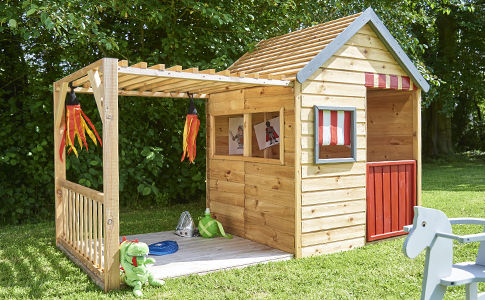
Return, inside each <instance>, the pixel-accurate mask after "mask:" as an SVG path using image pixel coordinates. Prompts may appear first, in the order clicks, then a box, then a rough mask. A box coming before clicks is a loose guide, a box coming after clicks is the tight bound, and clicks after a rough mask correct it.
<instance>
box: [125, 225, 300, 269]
mask: <svg viewBox="0 0 485 300" xmlns="http://www.w3.org/2000/svg"><path fill="white" fill-rule="evenodd" d="M126 238H127V239H128V240H134V239H136V238H138V240H139V241H140V242H144V243H147V244H148V245H150V244H153V243H157V242H161V241H165V240H172V241H176V242H177V243H178V245H179V250H178V251H177V252H175V253H173V254H169V255H162V256H156V255H149V257H152V258H154V259H155V260H156V263H155V264H154V265H149V266H148V269H149V270H150V271H151V272H152V274H153V275H154V276H155V277H156V278H173V277H179V276H184V275H189V274H205V273H209V272H214V271H219V270H225V269H233V268H243V267H246V266H249V265H254V264H260V263H267V262H270V261H280V260H288V259H291V258H293V254H290V253H286V252H283V251H281V250H277V249H273V248H271V247H268V246H266V245H262V244H258V243H256V242H253V241H250V240H246V239H243V238H240V237H237V236H234V237H233V238H232V239H225V238H222V237H219V238H213V239H205V238H202V237H192V238H188V237H180V236H178V235H175V234H174V233H173V231H165V232H156V233H147V234H137V235H130V236H126Z"/></svg>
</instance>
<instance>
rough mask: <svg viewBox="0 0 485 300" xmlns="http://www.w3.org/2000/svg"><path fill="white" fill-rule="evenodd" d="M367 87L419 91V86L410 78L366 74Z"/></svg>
mask: <svg viewBox="0 0 485 300" xmlns="http://www.w3.org/2000/svg"><path fill="white" fill-rule="evenodd" d="M365 86H366V87H373V88H381V89H393V90H406V91H409V90H417V89H418V86H417V85H416V84H415V83H414V82H413V81H412V80H411V79H410V78H409V77H408V76H401V75H389V74H376V73H365Z"/></svg>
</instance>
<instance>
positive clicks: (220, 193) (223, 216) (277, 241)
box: [207, 87, 295, 253]
mask: <svg viewBox="0 0 485 300" xmlns="http://www.w3.org/2000/svg"><path fill="white" fill-rule="evenodd" d="M294 103H295V102H294V92H293V88H291V87H263V88H248V89H245V90H239V91H230V92H225V93H218V94H213V95H211V97H210V99H209V101H208V114H209V118H208V119H207V120H209V121H208V128H207V133H208V136H207V139H208V140H210V133H211V121H213V122H214V123H215V126H216V127H215V128H214V130H213V131H212V132H214V134H215V136H216V137H219V138H216V139H215V143H214V145H211V143H210V142H208V143H207V144H208V149H207V153H208V160H207V162H208V165H207V181H208V184H207V186H208V187H209V188H208V190H207V205H208V206H209V207H210V209H211V212H212V215H213V216H214V218H216V219H217V220H219V221H221V223H222V224H223V226H224V228H225V230H227V231H228V232H230V233H232V234H235V235H238V236H240V237H244V238H247V239H250V240H253V241H256V242H259V243H262V244H266V245H268V246H271V247H274V248H277V249H280V250H283V251H286V252H289V253H293V252H294V244H295V239H294V231H295V218H294V215H295V209H294V207H295V197H294V191H295V177H294V175H295V174H294V173H295V172H294V164H295V159H294V155H295V153H294V152H295V146H294V145H295V131H294V126H295V113H294ZM281 107H284V121H285V129H284V150H285V151H284V164H283V165H281V164H280V161H279V160H276V159H275V160H273V161H271V163H264V162H255V161H251V158H248V159H246V158H245V157H243V156H231V157H227V156H220V155H217V149H218V147H220V145H218V144H220V143H224V141H222V140H220V139H222V138H221V136H224V138H225V139H226V141H225V143H227V131H226V132H223V131H225V130H226V129H222V128H223V126H221V125H220V124H217V122H216V121H215V120H216V119H218V118H217V117H211V115H212V116H213V115H214V114H216V115H229V114H240V115H241V114H244V113H255V112H262V111H279V110H280V108H281ZM256 123H257V119H256V118H255V119H254V120H253V124H252V125H255V124H256ZM218 130H220V132H218ZM254 143H255V140H254V141H253V144H254ZM211 148H215V149H214V151H212V149H211ZM256 148H257V146H256ZM219 150H220V149H219ZM258 151H259V150H258ZM219 152H220V151H219ZM212 153H214V155H212ZM256 153H258V152H257V151H255V154H256ZM258 159H259V160H261V158H258Z"/></svg>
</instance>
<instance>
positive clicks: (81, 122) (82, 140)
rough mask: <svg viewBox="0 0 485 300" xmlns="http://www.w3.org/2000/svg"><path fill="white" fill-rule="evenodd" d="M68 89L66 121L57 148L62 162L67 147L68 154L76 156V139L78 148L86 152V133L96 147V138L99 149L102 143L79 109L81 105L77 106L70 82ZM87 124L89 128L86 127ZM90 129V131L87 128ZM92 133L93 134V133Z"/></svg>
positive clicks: (89, 121) (77, 101) (90, 123)
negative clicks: (59, 144)
mask: <svg viewBox="0 0 485 300" xmlns="http://www.w3.org/2000/svg"><path fill="white" fill-rule="evenodd" d="M69 88H70V89H71V95H70V96H71V97H70V98H69V99H66V119H65V122H64V133H63V138H62V141H61V146H60V147H59V156H60V158H61V161H62V153H63V152H64V147H67V148H68V149H69V150H68V153H71V151H72V152H74V154H75V155H76V157H77V156H78V153H77V149H76V145H75V140H76V137H77V141H78V143H79V147H80V148H81V150H82V148H83V144H84V146H85V147H86V151H88V143H87V142H86V133H87V135H88V136H89V137H90V138H91V140H92V141H93V143H94V145H97V142H96V138H98V141H99V144H100V145H101V147H102V146H103V143H102V142H101V139H100V137H99V135H98V132H97V131H96V128H95V127H94V125H93V123H92V122H91V120H90V119H89V118H88V117H87V116H86V114H84V112H83V111H82V109H81V105H80V104H79V100H77V98H76V94H75V93H74V87H73V86H72V82H71V83H69ZM88 124H89V126H88ZM89 127H91V128H92V131H91V129H90V128H89ZM93 131H94V133H93Z"/></svg>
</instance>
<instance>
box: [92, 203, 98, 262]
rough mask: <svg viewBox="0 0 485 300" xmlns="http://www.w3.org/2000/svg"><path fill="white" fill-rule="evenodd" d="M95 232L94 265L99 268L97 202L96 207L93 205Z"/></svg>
mask: <svg viewBox="0 0 485 300" xmlns="http://www.w3.org/2000/svg"><path fill="white" fill-rule="evenodd" d="M93 231H94V241H93V247H94V257H93V262H94V265H95V266H97V265H98V203H97V202H94V205H93Z"/></svg>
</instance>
